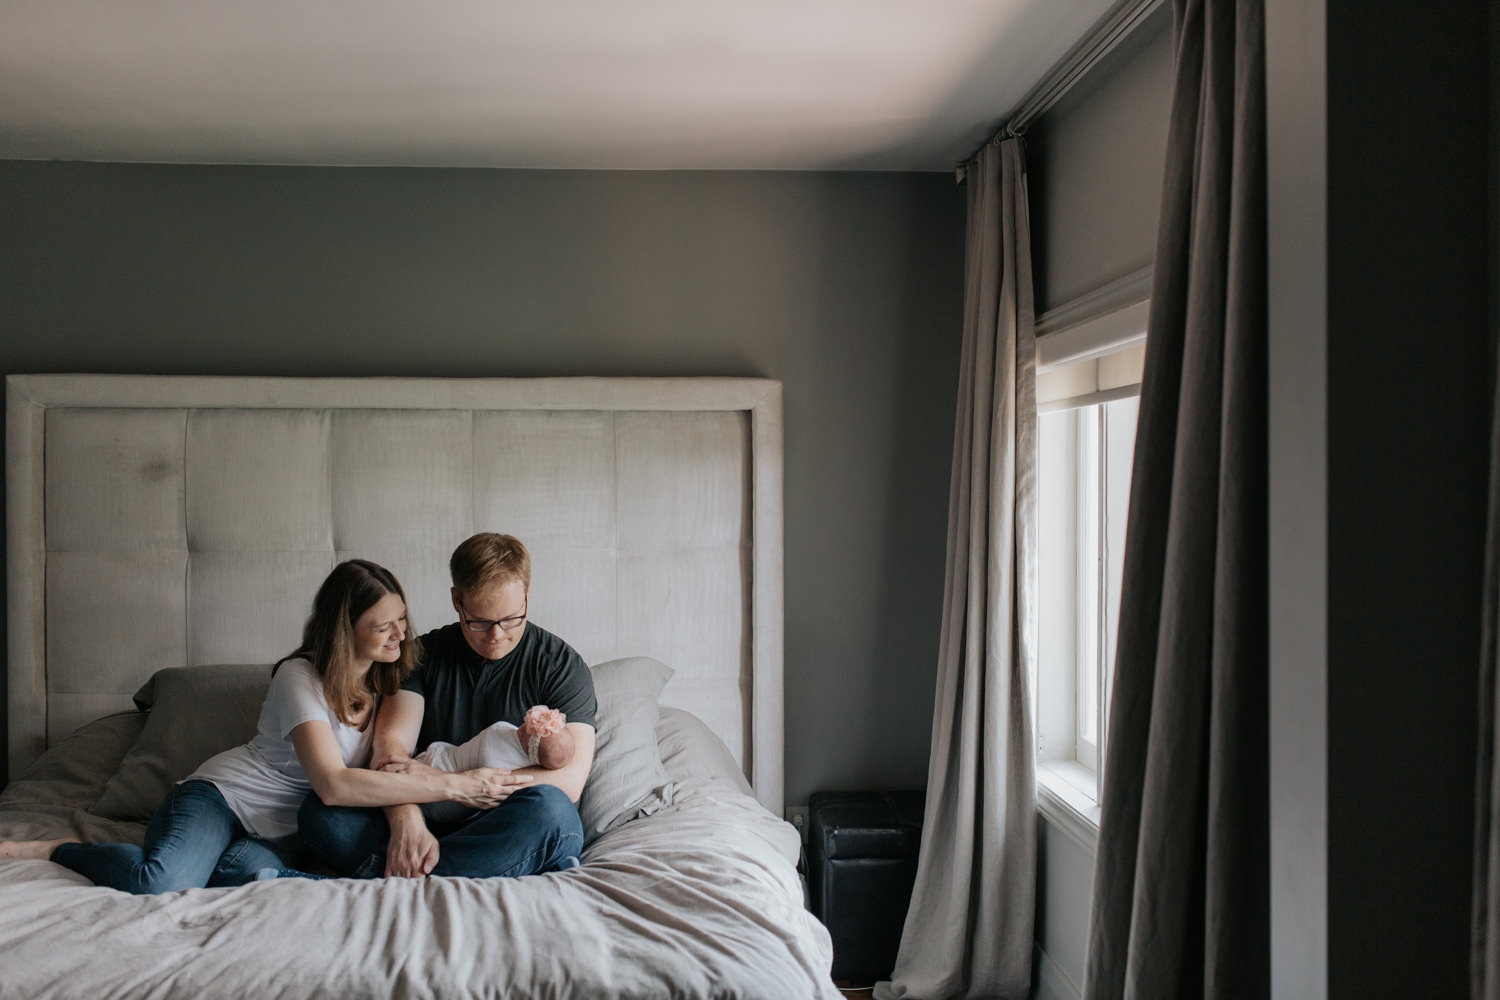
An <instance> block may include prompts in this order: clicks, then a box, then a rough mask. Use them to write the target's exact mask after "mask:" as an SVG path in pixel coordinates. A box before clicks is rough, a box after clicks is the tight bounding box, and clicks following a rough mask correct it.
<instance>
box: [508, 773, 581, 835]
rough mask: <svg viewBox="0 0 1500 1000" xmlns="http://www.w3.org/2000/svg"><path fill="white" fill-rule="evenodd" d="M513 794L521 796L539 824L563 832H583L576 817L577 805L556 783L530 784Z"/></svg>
mask: <svg viewBox="0 0 1500 1000" xmlns="http://www.w3.org/2000/svg"><path fill="white" fill-rule="evenodd" d="M515 795H519V796H522V798H523V800H525V801H526V803H527V806H528V808H530V809H531V810H534V812H535V815H536V822H537V823H538V824H539V825H542V826H549V827H555V828H558V829H560V830H562V831H564V832H573V831H576V832H578V833H582V832H583V831H582V824H581V823H580V822H579V819H578V807H577V806H576V805H574V804H573V800H572V799H570V798H568V793H567V792H565V791H563V790H562V789H561V788H558V787H557V786H556V785H531V786H528V787H526V788H523V789H521V790H520V791H518V792H516V793H515ZM512 797H514V796H512Z"/></svg>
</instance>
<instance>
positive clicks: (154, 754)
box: [92, 663, 271, 820]
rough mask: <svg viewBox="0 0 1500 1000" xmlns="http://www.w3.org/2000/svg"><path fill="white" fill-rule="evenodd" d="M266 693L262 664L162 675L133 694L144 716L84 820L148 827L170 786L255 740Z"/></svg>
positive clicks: (267, 671) (171, 670)
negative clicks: (146, 823)
mask: <svg viewBox="0 0 1500 1000" xmlns="http://www.w3.org/2000/svg"><path fill="white" fill-rule="evenodd" d="M270 686H271V666H270V664H268V663H256V664H230V665H219V666H196V667H166V668H163V669H161V670H158V671H157V672H156V673H154V674H152V675H151V678H150V679H149V680H147V681H146V683H145V684H143V685H141V688H140V690H139V691H137V692H136V693H135V704H136V707H137V708H139V709H140V710H141V711H143V712H146V713H148V714H147V716H146V725H145V726H144V727H143V728H142V729H141V735H140V736H138V737H136V741H135V743H134V744H133V745H132V746H131V748H130V750H129V752H128V753H126V754H125V759H124V760H123V761H121V762H120V769H119V770H118V771H116V772H115V775H114V777H112V778H110V779H109V783H108V784H106V785H105V786H104V793H103V794H102V795H100V796H99V801H98V802H97V803H96V804H95V805H94V808H93V810H92V812H94V813H96V814H98V815H100V816H104V817H106V818H108V819H127V820H144V819H150V818H151V814H152V813H153V812H155V811H156V807H157V806H159V805H160V804H161V801H162V799H164V798H166V797H167V792H169V791H171V789H172V786H173V785H174V784H176V783H177V782H179V781H181V780H182V779H183V778H186V777H187V776H188V775H189V774H191V773H193V771H194V769H196V768H197V767H198V765H199V764H202V763H203V762H204V761H205V760H207V759H208V758H210V757H212V756H213V755H214V754H216V753H218V752H219V751H221V750H228V749H229V748H230V747H235V746H239V745H240V744H241V743H248V742H249V741H250V740H251V739H253V738H254V737H255V729H256V725H257V723H258V722H259V721H260V707H261V703H262V702H263V701H265V698H266V691H267V690H268V689H269V688H270Z"/></svg>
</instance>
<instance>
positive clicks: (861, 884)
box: [807, 792, 926, 986]
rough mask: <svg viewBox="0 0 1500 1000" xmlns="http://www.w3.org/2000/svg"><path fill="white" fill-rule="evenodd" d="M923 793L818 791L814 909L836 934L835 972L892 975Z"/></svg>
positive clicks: (811, 858)
mask: <svg viewBox="0 0 1500 1000" xmlns="http://www.w3.org/2000/svg"><path fill="white" fill-rule="evenodd" d="M925 797H926V793H924V792H814V793H813V794H812V796H811V797H810V798H809V799H808V803H807V815H808V824H809V826H808V859H807V881H808V890H809V893H810V894H811V896H812V911H813V915H814V916H816V917H817V918H818V919H819V920H821V921H823V924H824V925H825V926H826V927H827V928H828V932H829V934H830V935H832V937H833V978H834V981H835V982H840V983H842V982H847V983H849V984H850V985H853V986H868V985H869V984H871V983H874V982H875V981H877V980H880V979H889V978H890V975H891V970H892V969H893V968H895V965H896V949H897V947H898V946H899V945H900V944H901V925H902V924H903V923H905V922H906V907H907V904H909V903H910V902H911V887H912V882H913V880H915V879H916V877H917V847H918V845H919V844H920V843H921V839H922V804H923V802H924V801H925Z"/></svg>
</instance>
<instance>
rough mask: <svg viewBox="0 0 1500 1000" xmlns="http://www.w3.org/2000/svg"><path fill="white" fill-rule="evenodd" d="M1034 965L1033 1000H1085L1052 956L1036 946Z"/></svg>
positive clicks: (1039, 946)
mask: <svg viewBox="0 0 1500 1000" xmlns="http://www.w3.org/2000/svg"><path fill="white" fill-rule="evenodd" d="M1034 959H1035V961H1034V962H1033V963H1032V966H1031V967H1032V970H1033V971H1034V973H1035V974H1034V975H1033V977H1032V982H1031V1000H1083V994H1082V992H1080V991H1079V988H1078V986H1077V984H1075V983H1074V982H1073V981H1072V980H1071V979H1069V978H1068V977H1067V974H1066V973H1064V972H1063V970H1062V969H1061V968H1060V967H1059V966H1058V964H1057V963H1056V962H1054V961H1053V960H1052V956H1051V955H1048V954H1047V953H1046V952H1045V951H1043V950H1042V946H1041V945H1037V946H1036V953H1035V955H1034Z"/></svg>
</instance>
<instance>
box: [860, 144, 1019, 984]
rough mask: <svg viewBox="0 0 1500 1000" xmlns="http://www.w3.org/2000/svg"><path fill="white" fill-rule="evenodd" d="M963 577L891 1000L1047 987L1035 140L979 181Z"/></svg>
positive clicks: (949, 631) (968, 304)
mask: <svg viewBox="0 0 1500 1000" xmlns="http://www.w3.org/2000/svg"><path fill="white" fill-rule="evenodd" d="M967 185H968V206H969V221H968V242H967V249H966V260H965V290H964V291H965V295H964V342H963V361H962V365H961V368H960V372H959V399H958V420H957V426H956V428H955V434H954V452H953V476H952V481H951V484H950V492H949V502H948V569H947V583H946V587H945V591H944V595H943V622H942V637H941V641H940V644H939V650H938V680H937V701H936V705H935V707H934V710H933V726H932V756H931V763H930V764H929V768H928V774H927V807H926V816H925V820H924V828H923V834H922V848H921V855H920V858H919V861H918V867H917V880H916V887H915V889H914V890H913V892H912V900H911V907H910V909H909V910H908V911H907V916H906V926H905V929H904V931H903V933H902V936H901V949H900V953H899V956H898V958H897V961H896V968H895V972H894V973H893V974H892V979H891V982H888V983H880V984H878V985H877V987H876V990H875V996H876V997H877V998H878V1000H896V998H904V997H913V998H921V1000H942V998H951V997H973V998H979V997H985V998H1015V1000H1022V998H1025V997H1026V996H1028V994H1029V992H1030V987H1031V954H1032V940H1033V937H1034V933H1035V927H1034V910H1035V900H1036V767H1035V763H1034V760H1033V757H1032V749H1031V748H1032V722H1031V698H1030V674H1031V670H1032V664H1033V661H1034V658H1035V649H1036V628H1037V627H1036V578H1037V577H1036V542H1035V527H1034V526H1035V523H1036V476H1035V470H1036V333H1035V329H1034V327H1035V308H1034V306H1033V302H1032V284H1031V231H1030V223H1029V221H1028V217H1027V210H1026V172H1025V164H1024V158H1023V153H1022V148H1021V140H1020V139H1016V138H1010V139H1006V140H1004V141H1003V142H999V143H991V144H989V145H987V146H986V147H985V148H984V149H983V150H981V151H980V153H979V155H978V157H976V158H975V160H974V161H973V162H972V163H971V164H970V165H969V169H968V174H967Z"/></svg>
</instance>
